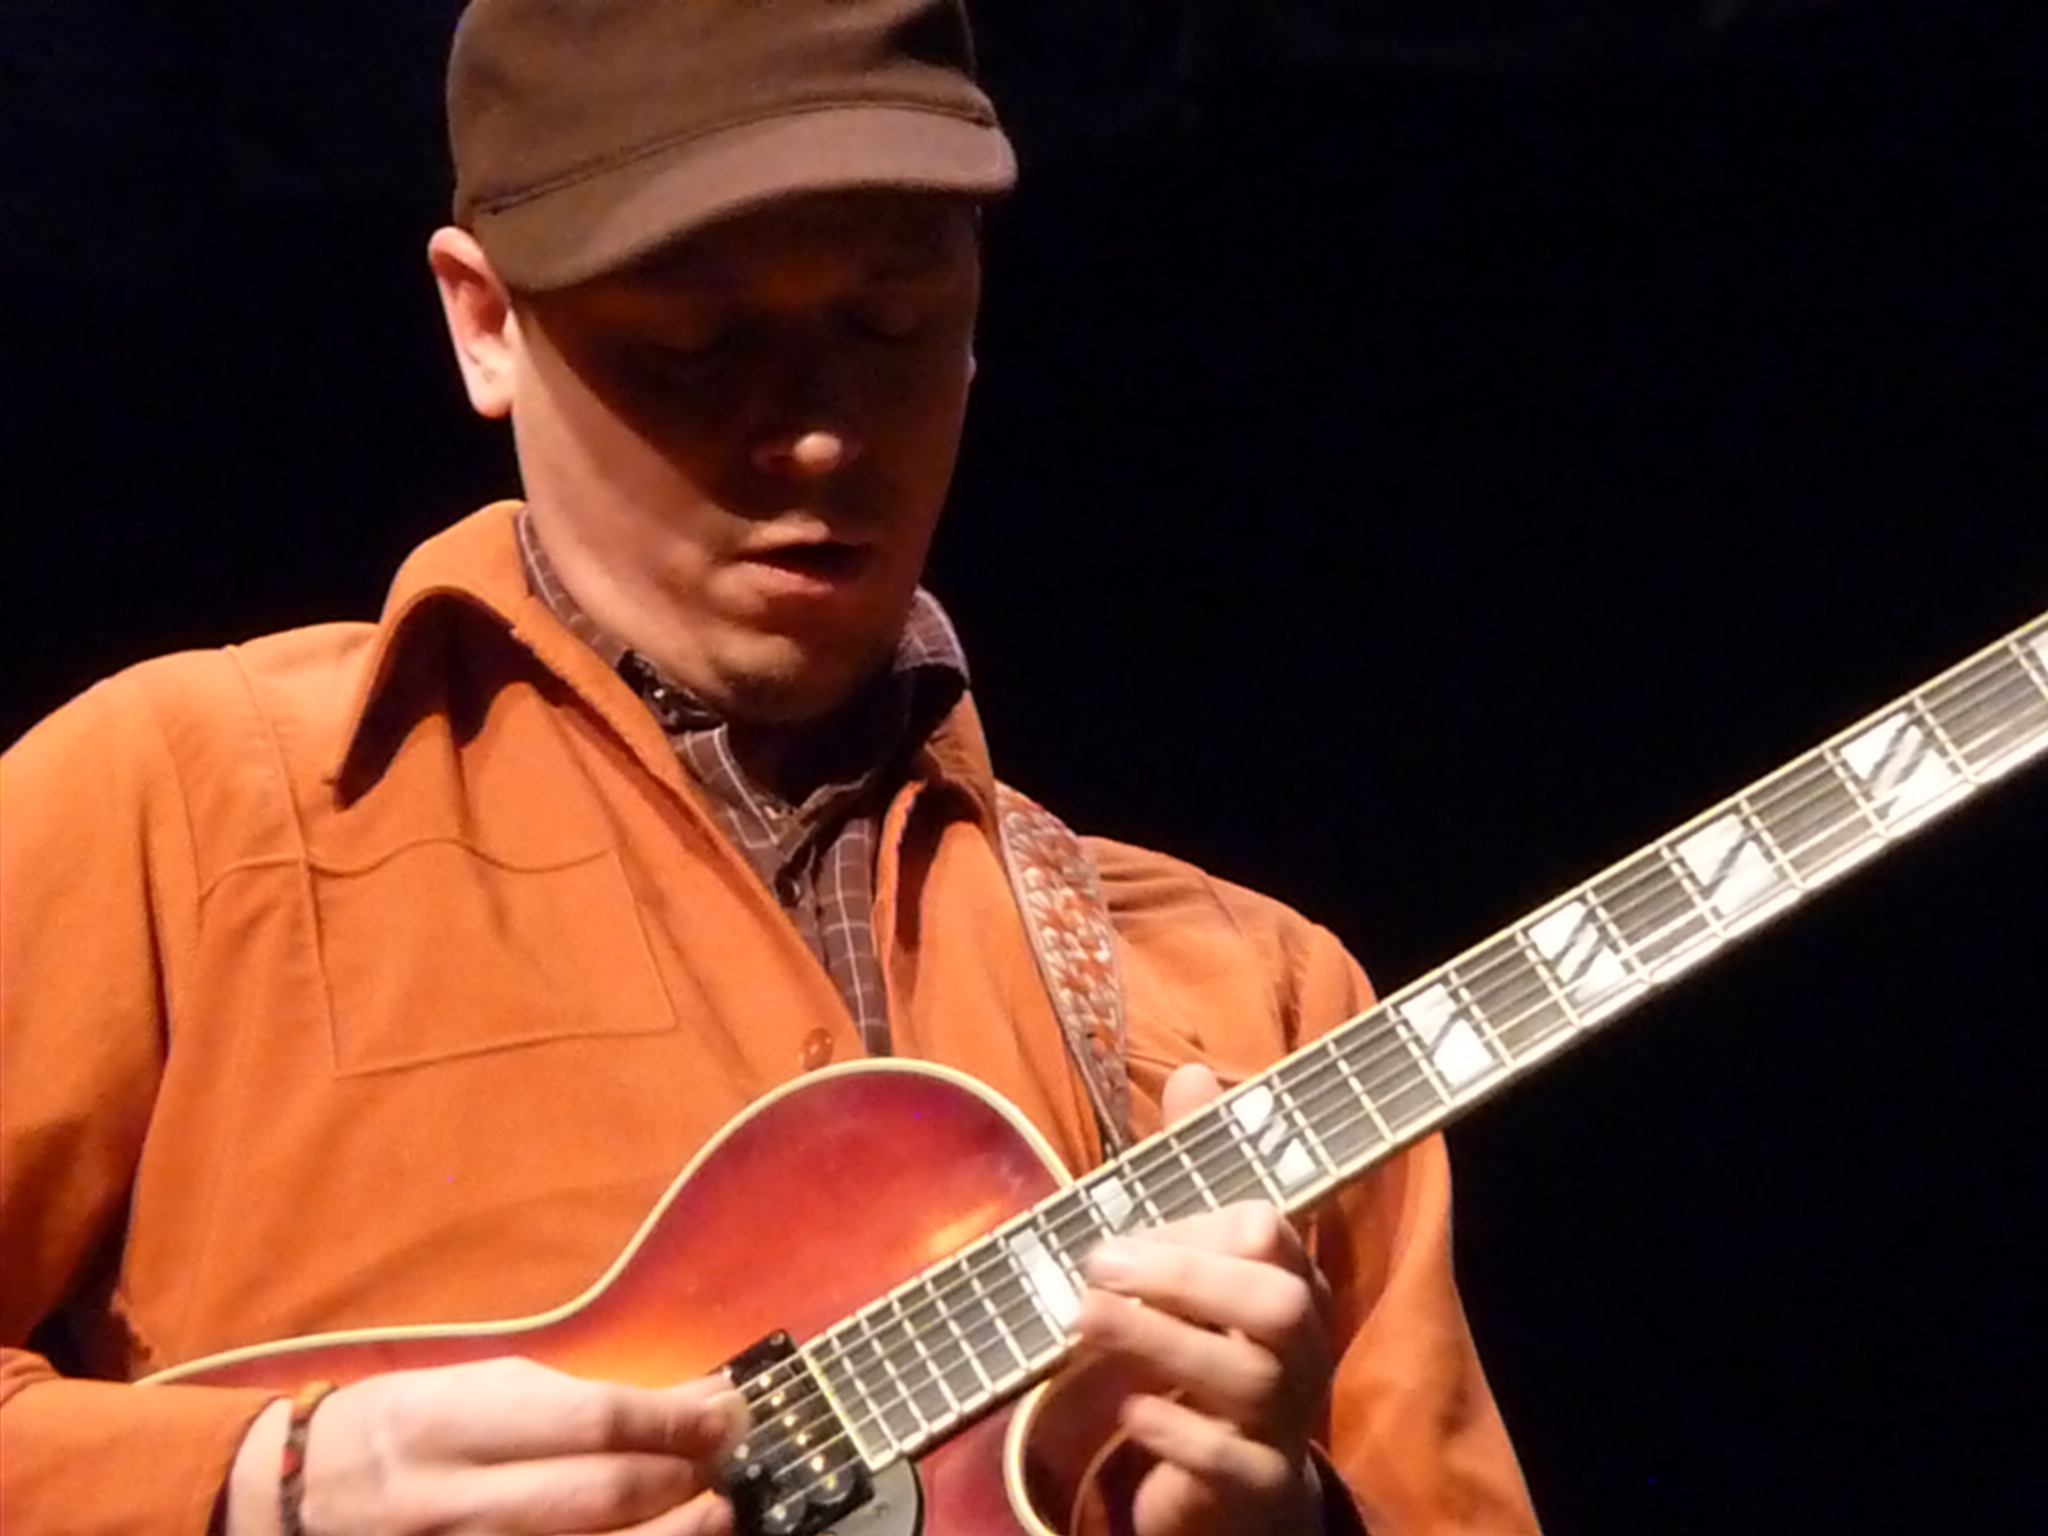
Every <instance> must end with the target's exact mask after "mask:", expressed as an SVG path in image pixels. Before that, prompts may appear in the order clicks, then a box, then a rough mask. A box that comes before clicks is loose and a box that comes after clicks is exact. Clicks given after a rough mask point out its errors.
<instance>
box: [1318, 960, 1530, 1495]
mask: <svg viewBox="0 0 2048 1536" xmlns="http://www.w3.org/2000/svg"><path fill="white" fill-rule="evenodd" d="M1296 977H1297V980H1296V987H1295V994H1294V995H1295V999H1296V1002H1297V1004H1298V1006H1299V1009H1300V1014H1299V1017H1300V1020H1301V1022H1302V1025H1303V1038H1304V1039H1306V1038H1309V1037H1312V1036H1315V1035H1319V1034H1322V1033H1324V1032H1326V1031H1327V1030H1329V1029H1332V1028H1334V1027H1335V1026H1336V1025H1338V1024H1340V1023H1342V1022H1344V1021H1345V1020H1347V1019H1349V1018H1351V1017H1353V1016H1354V1015H1355V1014H1357V1013H1358V1012H1359V1011H1360V1010H1362V1009H1363V1008H1365V1007H1366V1006H1368V1005H1369V1004H1370V1002H1371V1000H1372V993H1371V989H1370V986H1369V984H1368V983H1367V982H1366V979H1365V976H1364V973H1363V972H1362V971H1361V970H1360V969H1359V968H1358V965H1357V963H1356V962H1355V961H1354V960H1352V958H1351V957H1350V955H1348V954H1347V953H1345V951H1344V950H1343V948H1342V947H1341V946H1340V945H1339V944H1338V943H1337V941H1336V940H1335V939H1334V938H1333V937H1332V936H1331V935H1330V934H1329V933H1327V932H1326V931H1325V930H1323V929H1320V928H1313V927H1312V928H1310V930H1309V934H1308V937H1307V940H1306V942H1305V944H1304V945H1303V947H1302V948H1301V950H1299V951H1298V952H1297V969H1296ZM1310 1240H1311V1244H1312V1246H1313V1251H1314V1253H1315V1257H1316V1261H1317V1263H1318V1264H1319V1265H1320V1266H1321V1267H1322V1269H1323V1273H1324V1275H1325V1277H1326V1278H1327V1279H1328V1280H1329V1282H1330V1289H1331V1293H1332V1298H1333V1307H1334V1315H1333V1317H1332V1325H1333V1329H1334V1332H1335V1334H1336V1337H1337V1339H1338V1341H1339V1343H1340V1345H1341V1347H1342V1354H1341V1356H1340V1358H1339V1361H1338V1366H1337V1371H1336V1377H1335V1380H1334V1381H1333V1383H1332V1385H1331V1394H1330V1430H1329V1447H1330V1455H1331V1459H1332V1461H1333V1462H1334V1463H1335V1464H1336V1466H1337V1467H1338V1469H1339V1470H1340V1471H1342V1473H1343V1474H1344V1479H1345V1482H1346V1483H1347V1484H1348V1485H1349V1486H1350V1488H1351V1490H1352V1492H1353V1494H1354V1495H1355V1496H1356V1497H1357V1500H1358V1504H1359V1508H1360V1511H1361V1512H1362V1513H1363V1515H1364V1517H1365V1523H1366V1526H1367V1529H1368V1530H1369V1531H1371V1533H1372V1536H1452V1533H1459V1536H1482V1533H1483V1536H1533V1533H1534V1532H1535V1531H1536V1529H1537V1525H1536V1515H1535V1511H1534V1509H1533V1508H1532V1507H1531V1505H1530V1502H1529V1494H1528V1489H1527V1488H1526V1486H1525V1485H1524V1483H1523V1481H1522V1473H1521V1468H1520V1466H1519V1465H1518V1464H1517V1462H1516V1460H1515V1453H1514V1448H1513V1446H1512V1445H1511V1444H1510V1443H1509V1441H1508V1435H1507V1430H1506V1428H1505V1426H1504V1425H1503V1424H1502V1422H1501V1417H1500V1412H1499V1410H1498V1408H1497V1407H1496V1406H1495V1404H1494V1400H1493V1393H1492V1391H1491V1390H1490V1389H1489V1388H1488V1386H1487V1384H1486V1376H1485V1373H1484V1371H1483V1370H1481V1368H1480V1364H1479V1354H1478V1350H1477V1348H1476V1347H1475V1346H1474V1344H1473V1340H1472V1333H1471V1329H1470V1328H1469V1327H1468V1326H1467V1324H1466V1321H1465V1312H1464V1307H1463V1305H1462V1304H1461V1303H1460V1301H1459V1299H1458V1290H1457V1282H1456V1279H1455V1277H1454V1275H1453V1273H1452V1265H1451V1174H1450V1159H1449V1156H1448V1154H1447V1153H1446V1150H1445V1147H1444V1141H1443V1137H1442V1136H1430V1137H1427V1138H1425V1139H1424V1140H1422V1141H1420V1142H1418V1143H1417V1144H1416V1145H1414V1146H1412V1147H1410V1148H1409V1149H1408V1150H1406V1151H1405V1152H1403V1153H1401V1154H1400V1155H1398V1156H1397V1157H1394V1158H1392V1159H1390V1160H1389V1161H1388V1162H1386V1163H1384V1164H1382V1165H1381V1166H1380V1167H1379V1168H1378V1169H1376V1170H1374V1171H1373V1172H1372V1173H1370V1174H1368V1175H1366V1177H1365V1178H1363V1179H1361V1180H1360V1181H1359V1182H1358V1183H1356V1184H1354V1185H1352V1186H1351V1187H1350V1188H1349V1189H1347V1190H1346V1191H1345V1192H1344V1193H1343V1194H1341V1195H1340V1196H1338V1197H1337V1199H1336V1200H1335V1201H1333V1202H1332V1203H1331V1204H1330V1205H1329V1206H1327V1207H1326V1208H1325V1209H1324V1210H1323V1211H1321V1212H1320V1213H1319V1214H1318V1215H1317V1217H1316V1220H1315V1223H1314V1225H1313V1227H1312V1229H1311V1233H1310Z"/></svg>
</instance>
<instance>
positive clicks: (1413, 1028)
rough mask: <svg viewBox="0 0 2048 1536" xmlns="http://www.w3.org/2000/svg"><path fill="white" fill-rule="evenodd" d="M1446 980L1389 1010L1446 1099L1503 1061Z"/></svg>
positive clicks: (1402, 997) (1408, 996)
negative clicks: (1405, 1031)
mask: <svg viewBox="0 0 2048 1536" xmlns="http://www.w3.org/2000/svg"><path fill="white" fill-rule="evenodd" d="M1444 974H1445V975H1446V980H1444V981H1437V982H1432V983H1430V984H1429V985H1428V986H1425V987H1423V988H1421V989H1420V990H1419V991H1415V992H1411V993H1404V994H1402V995H1400V996H1398V997H1397V998H1395V999H1394V1001H1393V1002H1392V1003H1390V1004H1389V1005H1388V1008H1389V1011H1390V1012H1392V1013H1393V1015H1394V1016H1395V1017H1396V1018H1398V1019H1399V1020H1400V1021H1401V1023H1402V1025H1403V1026H1404V1027H1405V1028H1406V1029H1407V1031H1408V1037H1409V1046H1410V1048H1411V1049H1413V1050H1414V1051H1415V1052H1416V1053H1417V1059H1418V1060H1420V1061H1422V1062H1425V1063H1426V1064H1427V1070H1428V1071H1429V1072H1430V1073H1431V1074H1432V1075H1433V1076H1434V1078H1435V1079H1436V1080H1437V1081H1438V1082H1439V1083H1441V1084H1442V1085H1443V1088H1444V1092H1445V1097H1446V1098H1447V1099H1449V1098H1454V1097H1455V1096H1456V1095H1457V1094H1458V1092H1459V1091H1460V1090H1462V1089H1464V1088H1466V1087H1468V1086H1470V1085H1471V1084H1473V1083H1476V1082H1478V1081H1479V1080H1480V1079H1482V1078H1484V1077H1486V1076H1487V1075H1488V1074H1489V1073H1491V1072H1492V1071H1493V1070H1494V1069H1495V1068H1497V1067H1498V1066H1500V1064H1501V1061H1500V1057H1499V1055H1498V1054H1497V1053H1496V1051H1495V1049H1494V1047H1493V1046H1492V1045H1491V1044H1490V1043H1489V1041H1488V1038H1487V1031H1486V1028H1485V1025H1484V1024H1483V1023H1482V1022H1481V1021H1479V1020H1478V1019H1477V1017H1476V1016H1475V1014H1474V1013H1473V1010H1472V1008H1471V1005H1470V1003H1469V1002H1465V1001H1461V1000H1460V999H1459V998H1458V996H1457V995H1456V994H1455V993H1454V992H1453V991H1452V989H1451V982H1450V981H1449V979H1448V977H1449V973H1448V972H1446V973H1444Z"/></svg>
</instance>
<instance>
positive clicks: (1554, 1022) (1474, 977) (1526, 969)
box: [1466, 934, 1577, 1062]
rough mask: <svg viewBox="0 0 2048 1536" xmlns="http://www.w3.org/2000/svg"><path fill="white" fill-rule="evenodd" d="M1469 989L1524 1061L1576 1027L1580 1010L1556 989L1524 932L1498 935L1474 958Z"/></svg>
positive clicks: (1504, 1044)
mask: <svg viewBox="0 0 2048 1536" xmlns="http://www.w3.org/2000/svg"><path fill="white" fill-rule="evenodd" d="M1468 965H1469V967H1470V968H1469V970H1468V972H1467V974H1468V976H1469V977H1470V978H1471V979H1470V980H1469V981H1468V982H1467V987H1466V989H1467V990H1468V991H1469V992H1470V993H1471V994H1472V998H1473V1001H1474V1002H1475V1003H1476V1004H1477V1005H1478V1006H1479V1008H1480V1009H1481V1010H1482V1011H1483V1012H1484V1013H1485V1014H1486V1016H1487V1018H1488V1019H1489V1020H1490V1021H1491V1022H1492V1025H1493V1033H1494V1038H1496V1039H1497V1040H1499V1041H1500V1044H1501V1049H1503V1050H1504V1051H1506V1052H1507V1054H1508V1059H1509V1060H1510V1061H1514V1062H1522V1061H1526V1060H1528V1059H1530V1058H1531V1057H1533V1056H1535V1055H1536V1054H1537V1053H1538V1052H1539V1051H1541V1050H1542V1049H1543V1048H1544V1047H1545V1046H1546V1045H1548V1044H1550V1042H1552V1041H1553V1040H1557V1039H1561V1038H1563V1037H1564V1036H1567V1035H1569V1034H1570V1033H1571V1032H1572V1029H1573V1027H1574V1026H1575V1024H1576V1022H1577V1021H1576V1019H1575V1018H1574V1016H1573V1015H1572V1014H1571V1013H1570V1012H1568V1011H1567V1010H1566V1008H1565V1007H1564V1005H1563V1003H1562V1002H1561V1000H1560V999H1559V997H1558V996H1557V994H1556V993H1555V992H1554V991H1553V990H1552V987H1551V983H1550V980H1549V978H1548V977H1547V976H1546V975H1545V974H1544V973H1543V969H1542V967H1540V966H1539V965H1537V963H1536V962H1535V960H1534V959H1533V958H1532V957H1531V956H1530V954H1529V952H1528V951H1527V950H1526V949H1525V948H1524V947H1523V941H1522V939H1521V936H1520V935H1518V934H1508V935H1506V936H1505V937H1502V938H1498V939H1494V940H1492V941H1490V942H1489V943H1488V944H1487V945H1485V946H1484V947H1483V948H1481V949H1479V950H1475V951H1474V952H1473V954H1472V957H1471V959H1470V961H1469V962H1468Z"/></svg>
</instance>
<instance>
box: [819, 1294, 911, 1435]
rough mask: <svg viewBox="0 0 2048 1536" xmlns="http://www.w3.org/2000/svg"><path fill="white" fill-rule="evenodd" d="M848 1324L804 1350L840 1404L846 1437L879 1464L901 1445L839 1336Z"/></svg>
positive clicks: (826, 1389)
mask: <svg viewBox="0 0 2048 1536" xmlns="http://www.w3.org/2000/svg"><path fill="white" fill-rule="evenodd" d="M846 1327H847V1325H844V1324H842V1325H841V1327H840V1328H838V1329H834V1330H833V1331H832V1332H831V1333H828V1334H826V1335H825V1336H824V1337H823V1338H821V1339H819V1340H818V1341H817V1342H816V1343H815V1344H813V1345H812V1346H811V1347H810V1348H809V1349H808V1350H807V1351H806V1352H805V1353H806V1355H807V1357H808V1358H809V1359H810V1360H811V1363H812V1368H813V1369H814V1370H815V1372H816V1373H817V1377H818V1381H819V1384H820V1385H821V1386H822V1387H823V1388H824V1390H825V1392H826V1393H827V1394H828V1395H829V1396H830V1398H831V1399H832V1401H833V1402H834V1403H835V1404H837V1405H838V1407H839V1416H840V1419H841V1421H842V1422H843V1423H844V1424H845V1426H846V1433H847V1437H848V1438H849V1439H851V1440H852V1441H853V1444H854V1448H855V1449H856V1450H858V1451H859V1452H860V1456H861V1459H862V1460H863V1461H865V1462H867V1464H868V1465H869V1466H871V1467H872V1466H879V1465H880V1464H881V1463H882V1462H884V1461H886V1460H888V1459H889V1457H890V1456H891V1455H893V1454H894V1453H895V1452H896V1451H897V1450H898V1449H899V1446H900V1442H898V1441H897V1440H896V1438H895V1437H894V1436H893V1435H891V1434H890V1433H889V1430H888V1426H887V1424H886V1423H885V1422H884V1420H883V1418H882V1405H881V1403H880V1401H879V1400H878V1399H877V1398H876V1396H875V1394H874V1392H873V1391H872V1390H871V1389H870V1388H869V1386H868V1382H867V1380H866V1378H865V1377H863V1376H862V1375H861V1374H860V1373H859V1372H858V1371H857V1370H855V1369H854V1367H853V1362H852V1361H851V1360H849V1359H848V1358H847V1356H846V1346H845V1344H844V1343H843V1342H842V1341H840V1340H839V1338H838V1335H839V1334H840V1333H841V1332H843V1331H845V1330H846Z"/></svg>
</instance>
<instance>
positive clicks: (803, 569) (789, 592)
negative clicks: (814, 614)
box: [741, 539, 880, 603]
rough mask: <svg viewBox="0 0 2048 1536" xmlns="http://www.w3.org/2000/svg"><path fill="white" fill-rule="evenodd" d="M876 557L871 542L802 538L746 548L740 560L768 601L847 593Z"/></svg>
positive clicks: (806, 600)
mask: <svg viewBox="0 0 2048 1536" xmlns="http://www.w3.org/2000/svg"><path fill="white" fill-rule="evenodd" d="M879 557H880V552H879V551H878V550H877V549H875V548H874V547H873V546H872V545H867V544H848V543H844V542H842V541H840V540H837V539H803V540H796V541H792V542H790V543H787V544H777V545H773V546H770V547H768V548H763V549H756V550H750V551H748V552H746V553H745V554H743V555H742V556H741V563H742V564H743V565H744V566H745V567H746V568H747V569H749V570H751V571H752V572H753V573H754V585H755V587H756V589H757V591H758V592H759V593H760V595H761V596H763V597H765V598H766V599H768V601H770V602H771V603H779V602H791V601H794V602H800V603H813V602H819V601H823V600H826V599H831V598H838V597H846V596H850V595H851V594H852V593H853V592H854V591H855V590H857V589H859V588H860V587H861V586H862V585H863V578H864V577H866V576H867V574H868V573H869V571H870V570H871V569H872V568H873V566H874V565H875V564H876V563H877V561H878V560H879Z"/></svg>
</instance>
